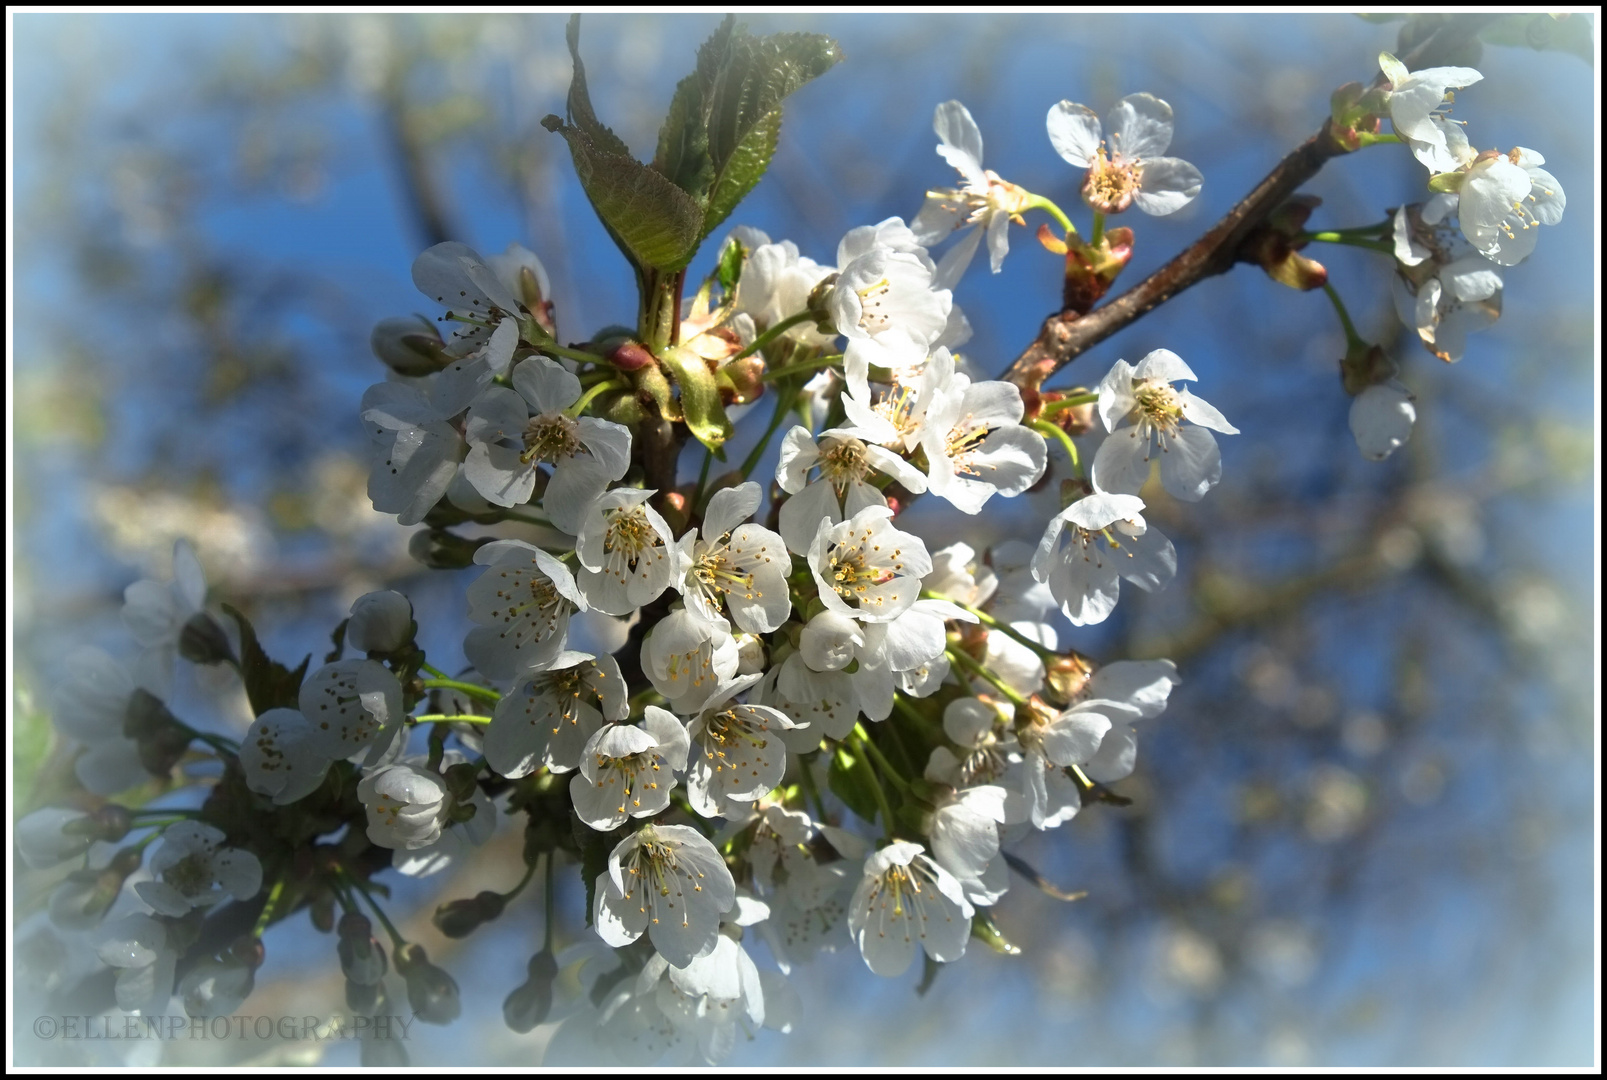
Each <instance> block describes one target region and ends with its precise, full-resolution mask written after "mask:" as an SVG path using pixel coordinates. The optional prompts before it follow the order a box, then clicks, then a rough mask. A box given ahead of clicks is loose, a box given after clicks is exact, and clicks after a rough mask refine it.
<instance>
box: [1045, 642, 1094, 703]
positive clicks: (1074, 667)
mask: <svg viewBox="0 0 1607 1080" xmlns="http://www.w3.org/2000/svg"><path fill="white" fill-rule="evenodd" d="M1044 667H1045V669H1046V670H1045V673H1044V679H1045V681H1046V682H1048V683H1049V686H1050V689H1052V690H1054V692H1055V693H1056V694H1058V695H1059V696H1060V698H1061V700H1062V701H1065V702H1066V703H1067V704H1070V703H1071V701H1072V700H1073V699H1075V698H1076V696H1077V695H1078V694H1080V693H1082V689H1083V687H1084V686H1087V685H1088V678H1089V676H1090V675H1092V674H1093V673H1094V669H1093V665H1092V664H1090V663H1089V662H1088V660H1087V658H1085V657H1083V656H1081V655H1079V654H1077V653H1072V654H1071V655H1070V656H1057V657H1055V658H1054V659H1053V660H1050V661H1049V662H1048V663H1047V664H1045V665H1044Z"/></svg>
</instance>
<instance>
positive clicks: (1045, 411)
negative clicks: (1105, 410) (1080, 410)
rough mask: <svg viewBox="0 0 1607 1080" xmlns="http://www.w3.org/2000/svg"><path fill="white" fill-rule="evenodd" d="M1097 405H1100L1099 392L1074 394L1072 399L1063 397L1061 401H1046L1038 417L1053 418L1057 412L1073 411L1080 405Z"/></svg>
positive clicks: (1091, 391) (1089, 391) (1090, 391)
mask: <svg viewBox="0 0 1607 1080" xmlns="http://www.w3.org/2000/svg"><path fill="white" fill-rule="evenodd" d="M1097 404H1099V391H1098V390H1088V391H1085V392H1083V393H1081V394H1072V395H1071V396H1070V397H1063V398H1061V399H1060V400H1059V401H1046V402H1044V403H1043V407H1042V408H1041V409H1039V410H1038V415H1039V416H1053V415H1054V414H1055V413H1057V412H1063V411H1065V410H1066V409H1072V408H1075V407H1077V406H1078V405H1097Z"/></svg>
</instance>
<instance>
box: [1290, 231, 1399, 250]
mask: <svg viewBox="0 0 1607 1080" xmlns="http://www.w3.org/2000/svg"><path fill="white" fill-rule="evenodd" d="M1300 239H1302V240H1319V241H1321V242H1322V243H1325V244H1343V245H1345V246H1346V247H1358V248H1366V249H1367V250H1368V251H1376V252H1379V253H1380V254H1383V255H1394V254H1395V245H1394V244H1392V243H1390V242H1389V241H1388V240H1368V239H1364V238H1362V237H1359V236H1341V235H1340V234H1339V233H1337V232H1314V233H1301V234H1300Z"/></svg>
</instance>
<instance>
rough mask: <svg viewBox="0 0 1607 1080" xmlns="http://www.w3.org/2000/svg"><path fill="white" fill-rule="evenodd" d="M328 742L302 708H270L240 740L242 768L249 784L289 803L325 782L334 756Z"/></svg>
mask: <svg viewBox="0 0 1607 1080" xmlns="http://www.w3.org/2000/svg"><path fill="white" fill-rule="evenodd" d="M326 745H328V740H326V739H325V738H324V737H323V736H322V735H321V733H320V732H319V731H317V730H315V729H314V727H313V725H312V722H311V721H309V720H308V719H307V718H306V716H304V715H303V714H302V713H301V711H300V710H299V709H269V710H268V711H267V712H265V713H263V714H262V715H261V716H259V717H257V718H256V719H255V720H253V721H252V722H251V728H250V730H248V731H247V732H246V735H245V738H244V739H242V740H241V741H240V768H241V771H242V772H244V773H245V780H246V786H247V787H249V788H250V789H251V790H252V791H255V792H256V793H257V794H259V795H267V796H269V797H270V798H272V799H273V802H274V805H275V806H288V805H289V804H291V803H293V802H297V801H299V800H301V799H304V798H306V797H307V796H308V795H311V794H312V793H313V792H314V791H317V790H318V788H319V787H320V786H321V785H322V784H323V782H324V777H325V775H327V774H328V772H329V766H330V765H331V764H332V763H333V761H334V759H333V758H332V757H330V756H329V755H328V754H327V753H325V752H324V749H323V748H324V747H325V746H326Z"/></svg>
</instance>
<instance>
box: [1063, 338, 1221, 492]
mask: <svg viewBox="0 0 1607 1080" xmlns="http://www.w3.org/2000/svg"><path fill="white" fill-rule="evenodd" d="M1194 378H1195V375H1194V372H1193V371H1192V370H1190V369H1189V366H1188V365H1187V364H1185V363H1184V362H1183V360H1182V358H1181V357H1179V356H1178V355H1177V354H1176V353H1174V352H1172V351H1171V350H1169V349H1156V350H1155V351H1154V352H1152V353H1149V354H1148V355H1147V356H1145V357H1144V358H1143V359H1142V360H1140V361H1139V362H1138V364H1137V366H1134V365H1131V364H1129V363H1128V362H1127V361H1126V360H1118V361H1116V364H1115V366H1114V367H1112V368H1111V369H1110V373H1109V374H1107V375H1106V376H1105V377H1104V378H1103V379H1101V380H1100V382H1099V417H1100V419H1101V420H1103V421H1104V424H1105V430H1106V431H1108V432H1110V435H1109V436H1108V437H1107V438H1106V439H1105V441H1104V442H1102V443H1100V444H1099V450H1098V452H1097V453H1095V454H1094V465H1093V471H1092V478H1093V482H1094V486H1095V487H1096V488H1098V489H1100V490H1101V491H1109V492H1113V493H1117V494H1122V495H1137V494H1138V489H1139V488H1141V487H1143V486H1144V481H1146V480H1148V479H1149V459H1150V453H1151V450H1152V447H1154V446H1157V445H1158V446H1159V447H1160V456H1161V486H1163V487H1164V488H1166V490H1167V491H1168V492H1169V493H1171V495H1172V497H1173V498H1177V499H1182V500H1183V501H1184V502H1198V501H1199V500H1200V499H1202V498H1204V497H1205V493H1206V492H1207V491H1209V490H1211V488H1212V487H1214V486H1215V485H1216V483H1217V481H1218V480H1220V479H1222V454H1221V451H1219V450H1218V449H1217V446H1216V438H1215V436H1213V435H1212V434H1211V432H1212V431H1220V432H1222V433H1223V434H1226V435H1237V434H1238V433H1239V429H1238V428H1236V427H1234V426H1233V425H1232V424H1230V423H1228V422H1227V420H1226V418H1224V417H1223V415H1222V414H1221V413H1220V412H1218V411H1217V410H1216V408H1215V407H1214V406H1212V405H1211V404H1210V403H1209V402H1207V401H1205V400H1204V399H1203V398H1199V397H1196V396H1195V395H1194V394H1192V393H1190V392H1189V390H1188V389H1187V388H1181V389H1179V388H1176V387H1173V386H1172V383H1173V382H1176V381H1179V380H1189V381H1192V380H1194Z"/></svg>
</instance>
